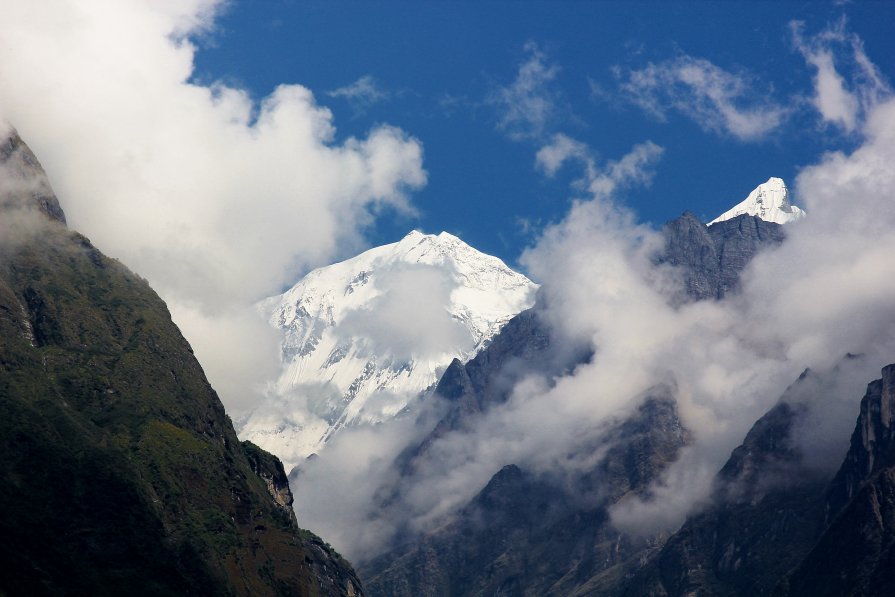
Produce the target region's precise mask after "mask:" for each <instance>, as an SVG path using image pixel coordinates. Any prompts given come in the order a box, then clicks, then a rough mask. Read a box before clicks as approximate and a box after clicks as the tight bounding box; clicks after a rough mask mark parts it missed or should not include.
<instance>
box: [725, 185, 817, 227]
mask: <svg viewBox="0 0 895 597" xmlns="http://www.w3.org/2000/svg"><path fill="white" fill-rule="evenodd" d="M743 214H748V215H750V216H758V217H759V218H761V219H762V220H764V221H766V222H773V223H775V224H787V223H789V222H793V221H795V220H798V219H799V218H802V217H804V216H805V212H804V211H803V210H801V209H799V208H798V207H796V206H795V205H792V204H791V203H790V202H789V189H787V188H786V183H784V182H783V179H781V178H774V177H771V178H769V179H768V181H767V182H765V183H762V184H760V185H758V186H757V187H756V188H755V190H753V191H752V192H751V193H749V196H748V197H746V199H745V200H743V201H742V202H740V203H738V204H737V205H735V206H734V207H732V208H731V209H729V210H727V211H725V212H724V213H723V214H721V215H720V216H718V217H717V218H715V219H714V220H712V221H711V222H709V225H712V224H715V223H717V222H723V221H724V220H730V219H732V218H735V217H737V216H740V215H743Z"/></svg>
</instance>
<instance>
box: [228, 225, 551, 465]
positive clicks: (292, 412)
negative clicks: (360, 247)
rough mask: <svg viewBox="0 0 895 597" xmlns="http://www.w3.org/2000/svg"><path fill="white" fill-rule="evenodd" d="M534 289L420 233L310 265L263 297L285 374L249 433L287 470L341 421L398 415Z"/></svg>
mask: <svg viewBox="0 0 895 597" xmlns="http://www.w3.org/2000/svg"><path fill="white" fill-rule="evenodd" d="M535 289H536V286H535V284H534V283H532V282H531V281H530V280H529V279H528V278H526V277H525V276H523V275H522V274H519V273H517V272H515V271H513V270H511V269H510V268H508V267H507V266H506V265H505V264H504V263H503V262H502V261H501V260H500V259H497V258H496V257H492V256H490V255H485V254H483V253H480V252H479V251H476V250H475V249H473V248H472V247H470V246H469V245H467V244H466V243H464V242H463V241H461V240H460V239H459V238H457V237H456V236H453V235H450V234H448V233H446V232H442V233H441V234H439V235H437V236H436V235H427V234H422V233H421V232H417V231H414V232H411V233H410V234H408V235H407V236H406V237H404V238H403V239H402V240H401V241H400V242H397V243H393V244H390V245H385V246H382V247H377V248H375V249H370V250H369V251H367V252H365V253H363V254H361V255H358V256H357V257H354V258H352V259H349V260H347V261H343V262H341V263H337V264H334V265H330V266H328V267H323V268H320V269H317V270H314V271H312V272H311V273H309V274H308V275H307V276H306V277H304V278H303V279H302V280H301V281H299V282H298V284H296V285H295V286H294V287H292V288H291V289H290V290H288V291H287V292H285V293H284V294H282V295H280V296H276V297H272V298H270V299H268V300H266V301H264V303H263V304H262V309H264V311H265V314H266V315H268V316H269V318H270V323H271V325H273V326H274V327H275V328H277V329H279V330H280V331H281V332H282V334H283V335H282V371H281V374H280V377H279V379H278V380H277V382H276V384H275V387H273V388H272V389H271V391H270V395H269V396H268V399H267V401H266V402H265V403H264V404H262V405H261V406H259V407H258V408H257V409H256V410H255V411H254V412H253V413H252V414H251V415H250V416H249V417H248V419H247V420H246V423H245V425H244V426H243V428H242V431H241V433H240V435H241V437H242V438H243V439H248V440H251V441H252V442H254V443H256V444H258V445H259V446H261V447H263V448H264V449H266V450H269V451H271V452H273V453H274V454H276V455H277V456H279V457H280V458H281V459H282V460H283V461H284V463H285V464H286V466H287V470H288V468H290V467H292V466H294V465H295V464H297V463H299V462H300V461H301V460H303V459H304V458H305V457H307V456H308V455H310V454H312V453H315V452H318V451H319V450H320V449H321V447H322V446H323V444H324V443H325V442H326V441H327V440H328V439H329V438H330V437H331V436H332V435H333V434H334V433H336V432H337V431H338V430H339V429H340V428H342V427H344V426H346V425H351V424H354V423H375V422H378V421H383V420H386V419H388V418H390V417H394V416H395V415H397V414H398V413H400V412H401V411H402V410H404V409H405V408H409V407H410V408H412V404H413V401H414V400H415V399H417V398H418V397H419V395H420V393H421V392H422V391H424V390H425V389H427V388H428V387H430V386H431V385H432V384H433V383H435V381H437V379H438V377H439V376H440V375H441V372H442V371H443V370H444V368H445V367H447V365H448V364H450V362H451V360H452V359H454V358H459V359H460V360H462V361H465V360H468V359H469V358H471V357H472V356H473V355H474V354H475V353H476V352H477V351H478V350H479V349H480V348H481V347H482V346H483V345H484V344H486V343H487V342H488V341H489V340H490V339H491V338H492V337H493V336H494V335H495V334H496V333H497V331H498V330H499V329H500V328H501V326H502V325H503V324H504V323H506V321H507V320H508V319H509V318H511V317H512V316H513V315H515V314H516V313H518V312H520V311H522V310H523V309H526V308H527V307H529V306H531V304H532V303H533V301H534V293H535Z"/></svg>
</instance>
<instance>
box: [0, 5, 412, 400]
mask: <svg viewBox="0 0 895 597" xmlns="http://www.w3.org/2000/svg"><path fill="white" fill-rule="evenodd" d="M220 6H221V3H220V2H218V1H216V0H192V1H189V2H179V1H178V2H174V1H161V2H144V1H140V0H114V1H112V0H108V1H97V2H90V3H75V2H70V1H65V0H50V1H48V2H40V3H34V2H13V1H4V2H0V21H2V22H3V27H2V31H0V111H2V113H3V115H4V117H5V118H6V119H7V120H8V121H10V122H11V123H13V124H14V125H15V126H16V127H17V128H18V130H19V132H20V133H21V135H22V137H23V138H24V139H25V140H26V142H27V143H28V144H29V145H31V147H32V149H33V150H34V151H35V153H36V154H37V155H39V156H40V159H41V161H42V163H43V165H44V166H45V168H46V170H47V172H48V174H49V177H50V179H51V180H52V181H53V185H54V187H55V189H56V191H57V193H58V195H59V196H60V197H61V200H62V202H63V207H64V209H65V211H66V214H67V215H68V218H69V223H70V225H71V226H72V227H73V228H75V229H78V230H80V231H82V232H83V233H84V234H86V235H87V236H88V237H90V238H91V240H92V241H93V242H94V243H95V244H96V245H97V246H98V247H100V248H101V249H102V250H103V251H105V252H107V253H109V254H110V255H113V256H115V257H118V258H120V259H121V260H122V261H123V262H125V263H126V264H127V265H128V266H130V267H131V268H133V269H134V270H136V271H138V272H140V274H141V275H143V276H145V277H146V278H148V279H149V281H150V283H151V284H152V285H153V287H154V288H155V289H156V290H157V291H158V292H159V293H160V294H161V295H162V297H163V298H164V299H165V300H166V301H167V302H168V304H169V307H170V308H171V310H172V312H173V314H174V317H175V320H176V321H177V323H178V324H179V325H180V326H181V328H182V329H183V330H184V332H185V335H186V336H187V337H188V338H189V339H190V341H191V342H192V343H193V345H194V347H195V349H196V351H197V354H198V356H199V357H200V359H201V361H202V363H203V365H204V366H205V368H206V371H207V372H208V374H209V377H210V378H211V380H212V381H213V383H214V384H215V387H216V388H218V390H219V391H221V392H222V393H223V397H224V398H225V401H226V402H227V403H228V406H231V407H232V406H239V405H240V404H241V402H242V401H243V400H244V398H245V396H246V395H248V394H250V393H251V392H253V391H254V390H253V386H254V385H255V383H256V382H257V381H259V380H260V379H263V375H261V372H263V371H264V370H265V366H264V363H265V362H266V358H267V354H271V353H272V351H273V350H275V346H274V345H273V344H272V342H273V338H272V336H269V335H268V334H267V333H266V330H264V329H263V326H264V325H265V324H264V323H263V322H258V323H257V324H256V323H255V322H253V321H251V319H250V318H249V316H248V315H247V312H248V311H247V308H248V305H249V304H250V303H252V302H253V301H255V300H258V299H259V298H262V297H264V296H268V295H271V294H276V293H277V292H279V291H281V290H282V288H283V287H284V285H285V284H286V283H288V282H292V281H294V279H295V277H296V276H297V274H299V273H301V272H304V271H306V270H307V269H308V268H310V267H313V266H316V265H321V264H324V263H326V262H331V261H332V260H333V259H334V258H335V257H337V256H340V255H344V254H346V253H349V252H352V251H355V250H356V249H358V248H360V247H362V246H363V244H364V241H363V231H364V229H365V228H366V227H367V226H369V225H370V224H371V222H372V221H373V220H374V219H375V218H376V217H377V214H380V213H382V212H383V211H397V212H401V213H411V212H412V210H413V208H412V206H411V204H410V202H409V199H408V192H409V191H412V190H413V189H416V188H419V187H421V186H422V185H424V184H425V182H426V172H425V171H424V170H423V168H422V146H421V144H420V142H419V141H417V140H416V139H413V138H412V137H410V136H409V135H407V134H406V133H405V132H403V131H401V130H400V129H397V128H394V127H391V126H387V125H383V126H379V127H376V128H374V129H373V130H371V131H370V132H369V134H368V135H367V136H366V137H365V138H348V139H344V140H339V139H337V135H336V129H335V126H334V124H333V116H332V113H331V112H330V111H329V110H328V109H326V108H325V107H323V106H321V105H319V104H318V103H317V101H316V99H315V97H314V95H313V93H312V92H311V91H310V90H308V89H307V88H305V87H302V86H300V85H294V84H284V85H281V86H279V87H277V88H276V89H274V90H272V92H271V93H270V95H268V96H267V97H265V98H263V99H262V100H261V101H260V102H256V101H254V100H253V99H252V98H251V97H250V96H249V94H248V93H247V92H246V91H244V90H242V89H238V88H234V87H231V86H227V85H225V84H223V83H213V84H211V85H200V84H197V83H195V82H193V81H191V79H190V76H191V74H192V69H193V58H194V55H195V52H196V48H195V46H194V45H193V43H192V42H191V41H190V36H191V35H204V34H207V33H208V32H210V31H213V29H214V16H215V13H216V11H218V10H219V8H220ZM224 346H226V347H227V348H226V349H224V348H223V347H224ZM262 356H263V357H264V358H261V357H262ZM275 364H276V361H275V360H274V361H273V365H274V366H275ZM259 367H260V368H261V370H260V371H259Z"/></svg>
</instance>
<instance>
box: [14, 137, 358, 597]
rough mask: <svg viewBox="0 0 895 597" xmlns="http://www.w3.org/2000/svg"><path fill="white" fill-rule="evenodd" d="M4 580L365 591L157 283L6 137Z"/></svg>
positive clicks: (263, 591) (155, 588) (30, 590)
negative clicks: (174, 316)
mask: <svg viewBox="0 0 895 597" xmlns="http://www.w3.org/2000/svg"><path fill="white" fill-rule="evenodd" d="M0 513H2V514H0V535H2V537H3V540H2V541H0V594H4V595H123V594H128V595H360V594H361V585H360V583H359V581H358V579H357V577H356V576H355V575H354V572H353V571H352V569H351V567H350V566H349V565H348V564H347V562H345V561H344V560H342V559H341V557H340V556H339V555H338V554H336V553H335V552H334V551H333V550H332V549H331V548H330V547H329V546H328V545H326V544H325V543H324V542H322V541H321V540H320V539H318V538H316V537H314V536H313V535H312V534H310V533H308V532H306V531H302V530H300V529H299V528H298V526H297V524H296V521H295V517H294V514H293V512H292V509H291V493H290V491H289V488H288V483H287V481H286V477H285V474H284V472H283V468H282V465H281V464H280V463H279V461H278V460H276V459H275V458H274V457H273V456H271V455H269V454H267V453H265V452H263V451H262V450H260V449H259V448H257V447H255V446H253V445H251V444H244V443H240V441H239V440H238V439H237V437H236V434H235V432H234V430H233V426H232V424H231V422H230V420H229V418H228V417H227V415H226V414H225V412H224V408H223V406H222V405H221V402H220V400H219V399H218V397H217V395H216V394H215V392H214V390H213V389H212V388H211V386H210V385H209V384H208V381H207V380H206V378H205V375H204V374H203V372H202V369H201V367H200V366H199V363H198V362H197V360H196V358H195V357H194V356H193V353H192V350H191V349H190V346H189V344H188V343H187V342H186V340H185V339H184V338H183V336H182V335H181V334H180V331H179V330H178V329H177V327H176V326H175V325H174V323H173V322H172V321H171V317H170V315H169V313H168V310H167V308H166V306H165V304H164V303H163V302H162V300H161V299H160V298H159V297H158V296H157V295H156V294H155V293H154V292H153V291H152V289H151V288H150V287H149V286H148V284H147V283H146V282H145V281H144V280H142V279H141V278H139V277H138V276H136V275H134V274H133V273H131V272H130V271H128V270H127V269H126V268H125V267H124V266H122V265H121V264H120V263H118V262H117V261H115V260H112V259H109V258H108V257H106V256H105V255H103V254H102V253H100V252H99V251H98V250H97V249H96V248H94V247H93V245H91V243H90V242H89V241H88V240H87V239H86V238H84V237H83V236H81V235H79V234H77V233H75V232H72V231H70V230H68V229H67V228H66V227H65V220H64V216H63V213H62V210H61V209H60V207H59V203H58V201H57V200H56V198H55V196H54V195H53V194H52V191H51V190H50V187H49V184H48V183H47V180H46V177H45V176H44V175H43V173H42V171H41V170H40V166H39V164H38V163H37V160H36V158H35V157H34V155H33V154H32V153H31V152H30V150H29V149H28V148H27V147H26V146H25V145H24V143H22V141H21V140H20V139H19V138H18V136H17V135H16V134H15V133H13V134H12V135H11V136H10V137H9V138H8V139H7V140H6V141H5V142H3V143H2V144H0Z"/></svg>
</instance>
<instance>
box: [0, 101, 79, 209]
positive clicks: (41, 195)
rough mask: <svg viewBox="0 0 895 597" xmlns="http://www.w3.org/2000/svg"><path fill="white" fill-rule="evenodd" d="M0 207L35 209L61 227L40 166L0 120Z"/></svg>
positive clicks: (44, 174)
mask: <svg viewBox="0 0 895 597" xmlns="http://www.w3.org/2000/svg"><path fill="white" fill-rule="evenodd" d="M0 208H3V209H16V210H22V209H24V210H26V211H28V210H38V211H40V212H42V213H43V214H44V215H45V216H46V217H48V218H49V219H50V220H55V221H57V222H59V223H60V224H62V225H63V226H64V225H65V223H66V222H65V213H64V212H63V211H62V207H60V205H59V200H58V199H57V198H56V194H55V193H54V192H53V189H52V187H51V186H50V180H49V179H48V178H47V174H46V172H44V169H43V166H41V165H40V162H39V161H38V160H37V156H35V155H34V153H33V152H32V151H31V148H29V147H28V145H27V144H26V143H25V142H24V141H23V140H22V138H21V137H19V133H18V132H17V131H16V129H15V128H14V127H13V126H11V125H10V124H8V123H7V122H6V121H5V120H3V119H2V117H0Z"/></svg>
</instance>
